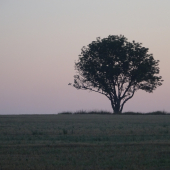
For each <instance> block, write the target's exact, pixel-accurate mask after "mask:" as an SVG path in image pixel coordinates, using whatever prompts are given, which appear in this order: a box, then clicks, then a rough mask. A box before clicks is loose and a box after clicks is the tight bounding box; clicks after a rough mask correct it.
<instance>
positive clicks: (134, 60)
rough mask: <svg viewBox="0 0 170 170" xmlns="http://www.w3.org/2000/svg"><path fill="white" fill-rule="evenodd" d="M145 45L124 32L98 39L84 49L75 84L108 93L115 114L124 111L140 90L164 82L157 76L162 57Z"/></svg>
mask: <svg viewBox="0 0 170 170" xmlns="http://www.w3.org/2000/svg"><path fill="white" fill-rule="evenodd" d="M141 45H142V44H141V43H136V42H135V41H133V42H128V41H127V38H125V37H124V36H122V35H120V36H116V35H110V36H108V37H107V38H103V39H101V38H100V37H99V38H97V39H96V41H93V42H92V43H91V44H89V45H88V46H87V47H83V48H82V49H81V54H80V55H79V60H78V62H76V63H75V70H77V73H78V74H77V75H75V76H74V84H73V86H74V87H75V88H76V89H82V90H90V91H94V92H98V93H101V94H103V95H105V96H106V97H107V98H108V99H109V100H110V101H111V106H112V108H113V111H114V113H121V112H122V110H123V106H124V104H125V103H126V102H127V101H128V100H129V99H131V98H132V97H133V96H134V93H135V92H136V91H137V90H139V89H141V90H145V91H146V92H149V93H150V92H153V90H155V89H156V87H158V86H161V85H162V81H163V80H162V77H161V76H156V75H157V74H159V67H158V63H159V60H154V58H153V55H152V54H148V50H149V49H148V48H145V47H142V46H141Z"/></svg>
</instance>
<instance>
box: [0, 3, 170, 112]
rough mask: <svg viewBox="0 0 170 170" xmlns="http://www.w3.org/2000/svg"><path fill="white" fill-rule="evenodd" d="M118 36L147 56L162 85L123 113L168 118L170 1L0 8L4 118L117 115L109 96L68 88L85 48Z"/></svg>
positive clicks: (0, 5)
mask: <svg viewBox="0 0 170 170" xmlns="http://www.w3.org/2000/svg"><path fill="white" fill-rule="evenodd" d="M120 34H121V35H124V36H125V37H126V38H128V40H129V41H132V40H135V41H136V42H140V43H142V44H143V46H144V47H146V48H149V53H152V54H153V56H154V58H155V59H156V60H160V63H159V66H160V75H161V76H162V77H163V80H164V82H163V85H162V86H160V87H158V88H157V89H156V90H155V91H154V92H153V93H147V92H145V91H142V90H139V91H137V92H136V93H135V95H134V97H133V98H132V99H131V100H129V101H128V102H127V103H126V104H125V106H124V109H123V112H125V111H134V112H136V111H137V112H150V111H158V110H159V111H167V112H170V102H169V96H170V76H169V73H170V66H169V64H170V42H169V41H170V0H142V1H141V0H128V1H127V0H48V1H47V0H27V1H23V0H15V1H14V0H0V114H55V113H59V112H64V111H73V112H74V111H78V110H86V111H90V110H106V111H111V112H112V108H111V104H110V101H109V100H108V99H107V98H106V97H105V96H103V95H101V94H98V93H95V92H88V91H83V90H76V89H75V88H73V87H71V86H68V83H73V76H74V75H75V73H76V71H75V70H74V62H75V61H77V59H78V55H79V54H80V52H81V48H82V47H83V46H87V45H88V44H89V43H91V42H92V41H95V40H96V37H101V38H105V37H107V36H109V35H120Z"/></svg>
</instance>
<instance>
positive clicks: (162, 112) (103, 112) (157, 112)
mask: <svg viewBox="0 0 170 170" xmlns="http://www.w3.org/2000/svg"><path fill="white" fill-rule="evenodd" d="M58 114H99V115H115V114H113V113H112V112H108V111H76V112H61V113H58ZM120 115H170V114H169V113H167V112H165V111H155V112H148V113H141V112H124V113H120Z"/></svg>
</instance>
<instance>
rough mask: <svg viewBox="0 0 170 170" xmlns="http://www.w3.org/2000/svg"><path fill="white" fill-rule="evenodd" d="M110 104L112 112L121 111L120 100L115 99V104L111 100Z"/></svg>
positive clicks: (118, 112) (117, 112)
mask: <svg viewBox="0 0 170 170" xmlns="http://www.w3.org/2000/svg"><path fill="white" fill-rule="evenodd" d="M111 105H112V109H113V113H114V114H120V113H121V111H120V101H119V100H117V101H116V104H115V105H114V104H113V101H111Z"/></svg>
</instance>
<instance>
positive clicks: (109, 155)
mask: <svg viewBox="0 0 170 170" xmlns="http://www.w3.org/2000/svg"><path fill="white" fill-rule="evenodd" d="M23 169H24V170H60V169H61V170H72V169H73V170H111V169H113V170H126V169H127V170H169V169H170V115H102V114H101V115H97V114H73V115H72V114H60V115H13V116H12V115H10V116H6V115H1V116H0V170H23Z"/></svg>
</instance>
